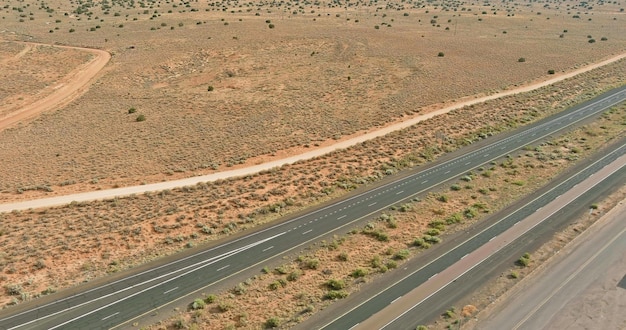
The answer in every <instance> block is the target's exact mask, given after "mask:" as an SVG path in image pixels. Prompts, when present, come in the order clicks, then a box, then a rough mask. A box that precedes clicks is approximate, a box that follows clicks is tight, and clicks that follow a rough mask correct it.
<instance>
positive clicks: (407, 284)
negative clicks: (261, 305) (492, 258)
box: [313, 144, 626, 329]
mask: <svg viewBox="0 0 626 330" xmlns="http://www.w3.org/2000/svg"><path fill="white" fill-rule="evenodd" d="M624 154H626V144H623V145H621V147H619V148H617V149H615V150H613V151H612V152H611V153H609V154H607V155H605V156H604V157H602V158H601V159H599V160H597V161H596V162H594V163H592V164H591V165H589V166H587V167H586V168H584V169H583V170H581V171H579V172H577V173H576V174H574V175H573V176H571V177H570V178H569V179H567V180H565V181H563V182H562V183H560V184H559V185H557V186H556V187H554V188H552V189H550V190H549V191H547V192H546V193H544V194H542V195H540V196H539V197H537V198H535V199H533V200H532V201H531V202H529V203H527V204H526V205H524V206H522V207H520V208H519V209H517V210H516V211H514V212H512V213H511V214H509V215H507V216H505V217H503V218H502V219H500V220H499V221H497V222H495V223H494V224H493V225H491V226H490V227H488V228H486V229H484V230H483V231H481V232H480V233H478V234H476V235H474V236H473V237H471V238H469V239H467V240H465V241H464V242H462V243H461V244H458V245H457V246H456V247H454V248H452V249H451V250H449V251H448V252H446V253H445V254H443V255H441V256H440V257H438V258H436V259H435V260H433V261H431V262H429V263H427V264H426V265H424V266H422V267H420V268H419V269H417V270H416V271H414V272H412V273H410V274H408V275H407V276H405V277H404V278H402V279H401V280H400V281H397V282H396V283H393V284H392V285H390V286H389V287H387V288H384V289H383V290H381V291H380V292H379V293H378V294H376V295H375V296H373V297H370V298H369V299H367V300H366V301H363V302H362V303H361V304H359V305H357V306H356V307H355V308H352V309H350V310H349V311H347V312H344V313H343V314H340V315H339V316H338V317H336V318H335V319H333V320H332V321H331V322H328V323H326V324H323V325H317V324H316V325H313V328H318V327H319V328H322V329H352V328H354V329H372V328H376V329H380V328H384V329H409V328H413V329H414V328H415V325H416V324H419V323H422V322H423V323H427V321H429V319H428V318H426V317H427V316H432V312H430V310H431V309H432V307H433V306H434V305H433V304H432V303H431V300H432V299H431V298H433V296H434V295H435V294H445V293H442V292H440V291H441V290H442V289H445V288H446V287H447V286H448V285H449V284H451V283H452V282H459V283H464V278H463V276H464V275H465V272H469V271H471V270H473V268H474V267H475V266H476V265H477V264H480V263H482V262H483V261H487V260H488V258H487V256H484V255H480V256H473V254H474V251H476V250H477V249H479V248H482V247H483V246H485V245H487V244H502V245H503V246H506V245H507V244H508V243H510V242H511V241H512V238H510V237H507V238H504V239H503V241H502V242H498V241H497V240H496V238H499V237H500V236H501V235H503V233H505V232H506V231H507V230H508V229H510V228H511V227H513V226H516V228H517V227H522V226H521V225H520V226H517V225H518V224H519V223H520V222H521V221H523V220H525V219H527V218H529V217H531V216H537V215H538V216H542V215H543V214H541V211H543V213H546V212H545V211H546V210H545V209H544V210H541V209H542V208H544V207H546V205H548V204H549V203H551V202H553V201H554V200H555V199H557V198H558V197H559V196H561V195H563V194H564V193H566V192H568V191H569V190H570V189H572V188H573V187H575V186H577V185H579V184H580V183H581V182H583V181H584V180H585V179H587V178H588V177H590V176H592V175H593V174H594V173H596V172H597V171H599V170H600V169H602V168H604V167H605V166H606V165H608V164H610V163H613V162H617V163H619V164H618V166H619V167H618V168H619V169H622V170H624V171H626V169H624V166H625V165H626V157H624ZM618 174H621V175H623V172H621V173H618ZM576 198H577V197H576ZM540 210H541V211H540ZM554 213H556V211H553V210H549V212H547V214H549V216H548V217H545V218H549V217H550V216H552V215H554ZM545 218H541V219H539V220H538V221H543V220H544V219H545ZM532 228H534V227H532ZM529 230H530V229H529ZM496 248H497V250H496ZM501 248H502V247H501V246H494V247H493V250H494V252H498V251H499V250H500V249H501ZM472 258H473V259H476V262H473V263H472V264H471V265H470V264H468V265H464V266H467V268H469V269H467V268H464V269H460V270H459V273H455V274H453V275H454V276H452V275H450V276H451V277H450V278H449V281H447V280H446V281H445V282H442V283H440V284H441V285H442V287H441V288H436V290H434V291H428V290H430V289H429V288H427V289H424V294H423V298H424V299H423V300H421V301H418V302H416V303H415V305H413V306H411V307H410V309H407V310H401V311H402V313H401V315H398V316H396V318H392V319H391V320H389V321H388V322H382V324H380V322H378V323H376V322H364V321H365V320H366V319H368V318H369V317H370V316H372V315H374V314H376V313H377V312H378V311H380V310H382V309H384V308H386V307H388V306H390V305H391V304H393V305H392V306H391V307H390V308H391V309H396V308H397V306H398V303H397V301H398V300H399V299H401V298H402V297H403V296H404V295H406V294H407V293H409V292H411V291H412V290H413V289H415V288H416V287H419V286H420V285H422V284H424V283H427V282H430V281H433V279H434V278H435V277H437V278H435V279H436V280H438V278H440V277H442V273H443V272H444V271H447V270H448V269H449V268H450V267H451V266H453V265H455V264H457V263H466V262H467V261H468V260H470V259H472ZM470 267H471V268H470ZM460 274H461V275H460ZM444 276H447V274H446V275H444ZM474 276H478V277H481V275H480V274H478V275H476V274H474ZM457 285H458V284H457ZM426 293H428V294H426ZM446 293H447V292H446ZM446 307H449V306H443V307H441V308H440V309H438V310H437V313H441V312H443V311H444V310H445V308H446ZM426 311H428V312H426ZM392 313H393V312H392ZM375 317H376V316H375ZM385 317H386V316H381V318H383V319H384V318H385ZM368 321H369V320H368ZM361 323H363V324H361Z"/></svg>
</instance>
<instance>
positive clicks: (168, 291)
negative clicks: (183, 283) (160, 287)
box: [163, 287, 178, 294]
mask: <svg viewBox="0 0 626 330" xmlns="http://www.w3.org/2000/svg"><path fill="white" fill-rule="evenodd" d="M176 289H178V287H175V288H173V289H169V290H167V291H165V292H163V294H168V293H170V292H172V291H174V290H176Z"/></svg>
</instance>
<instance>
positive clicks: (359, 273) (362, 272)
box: [350, 268, 367, 278]
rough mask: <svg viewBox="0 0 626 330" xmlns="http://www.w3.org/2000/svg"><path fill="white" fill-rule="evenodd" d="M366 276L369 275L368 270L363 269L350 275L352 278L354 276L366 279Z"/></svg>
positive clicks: (358, 269) (356, 270)
mask: <svg viewBox="0 0 626 330" xmlns="http://www.w3.org/2000/svg"><path fill="white" fill-rule="evenodd" d="M366 275H367V270H365V269H363V268H357V269H355V270H353V271H352V274H350V276H352V277H354V278H359V277H364V276H366Z"/></svg>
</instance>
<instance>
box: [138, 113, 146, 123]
mask: <svg viewBox="0 0 626 330" xmlns="http://www.w3.org/2000/svg"><path fill="white" fill-rule="evenodd" d="M136 120H137V121H138V122H141V121H145V120H146V116H144V115H139V116H137V119H136Z"/></svg>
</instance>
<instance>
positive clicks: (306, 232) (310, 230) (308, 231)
mask: <svg viewBox="0 0 626 330" xmlns="http://www.w3.org/2000/svg"><path fill="white" fill-rule="evenodd" d="M312 231H313V229H309V230H307V231H305V232H303V233H302V235H306V234H308V233H310V232H312Z"/></svg>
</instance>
